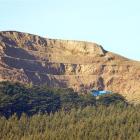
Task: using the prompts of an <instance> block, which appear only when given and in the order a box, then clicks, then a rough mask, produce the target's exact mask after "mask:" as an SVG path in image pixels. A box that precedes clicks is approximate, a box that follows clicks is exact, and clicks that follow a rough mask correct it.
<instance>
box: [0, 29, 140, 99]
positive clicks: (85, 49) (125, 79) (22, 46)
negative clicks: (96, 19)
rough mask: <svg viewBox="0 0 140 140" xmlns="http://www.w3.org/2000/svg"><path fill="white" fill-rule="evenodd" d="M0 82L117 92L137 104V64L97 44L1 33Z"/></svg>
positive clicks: (139, 83)
mask: <svg viewBox="0 0 140 140" xmlns="http://www.w3.org/2000/svg"><path fill="white" fill-rule="evenodd" d="M0 56H1V61H0V80H10V81H19V82H23V83H33V84H38V85H39V84H47V85H48V86H52V87H56V86H58V87H62V88H65V87H72V88H74V89H75V90H76V91H80V92H84V93H86V92H88V91H89V90H90V89H92V88H98V89H106V90H111V91H113V92H119V93H121V94H123V95H124V96H126V98H127V99H128V100H129V101H134V102H138V101H140V62H136V61H132V60H129V59H127V58H124V57H122V56H119V55H117V54H114V53H111V52H108V51H106V50H104V49H103V48H102V46H100V45H98V44H96V43H90V42H84V41H66V40H65V41H64V40H55V39H47V38H42V37H39V36H36V35H31V34H27V33H21V32H12V31H10V32H0Z"/></svg>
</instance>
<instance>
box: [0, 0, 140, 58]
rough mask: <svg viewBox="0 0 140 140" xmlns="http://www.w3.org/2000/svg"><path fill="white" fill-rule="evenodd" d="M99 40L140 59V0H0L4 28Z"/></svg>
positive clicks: (0, 29) (69, 37)
mask: <svg viewBox="0 0 140 140" xmlns="http://www.w3.org/2000/svg"><path fill="white" fill-rule="evenodd" d="M7 30H14V31H21V32H28V33H32V34H37V35H40V36H43V37H48V38H56V39H66V40H83V41H90V42H96V43H98V44H100V45H102V46H103V47H104V49H106V50H108V51H112V52H115V53H118V54H120V55H123V56H125V57H128V58H130V59H134V60H138V61H140V0H0V31H7Z"/></svg>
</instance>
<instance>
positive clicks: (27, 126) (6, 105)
mask: <svg viewBox="0 0 140 140" xmlns="http://www.w3.org/2000/svg"><path fill="white" fill-rule="evenodd" d="M139 108H140V106H139V105H137V106H133V105H129V104H128V103H126V101H125V99H124V98H123V97H122V96H120V95H118V94H112V95H106V96H101V97H100V98H99V99H98V100H96V99H95V98H94V97H93V96H91V95H86V96H82V95H78V93H75V92H74V91H73V90H71V89H57V88H55V89H54V88H53V89H51V88H48V87H47V86H41V87H37V86H33V87H28V86H23V85H21V84H19V83H14V84H13V83H9V82H2V83H0V113H1V116H0V140H139V139H140V109H139Z"/></svg>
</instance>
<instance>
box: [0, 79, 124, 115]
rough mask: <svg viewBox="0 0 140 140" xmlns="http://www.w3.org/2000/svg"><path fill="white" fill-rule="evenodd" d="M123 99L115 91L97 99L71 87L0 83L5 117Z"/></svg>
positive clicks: (109, 103)
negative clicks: (81, 93) (79, 93)
mask: <svg viewBox="0 0 140 140" xmlns="http://www.w3.org/2000/svg"><path fill="white" fill-rule="evenodd" d="M118 103H121V104H122V105H124V104H125V103H126V102H125V100H124V98H123V97H122V96H120V95H118V94H113V95H107V96H101V97H100V99H99V100H96V99H95V97H93V96H92V95H78V93H76V92H74V91H73V90H72V89H59V88H48V87H47V86H40V87H39V86H30V87H29V86H23V85H22V84H19V83H10V82H1V83H0V113H1V115H4V116H6V117H9V116H11V115H12V114H14V113H16V114H17V115H18V116H20V115H21V114H22V113H26V114H27V115H33V114H36V113H39V112H40V113H51V112H52V113H54V112H56V111H58V110H60V109H62V108H63V109H64V110H66V111H69V110H71V109H72V108H77V109H78V108H84V107H86V106H98V105H112V104H118Z"/></svg>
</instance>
